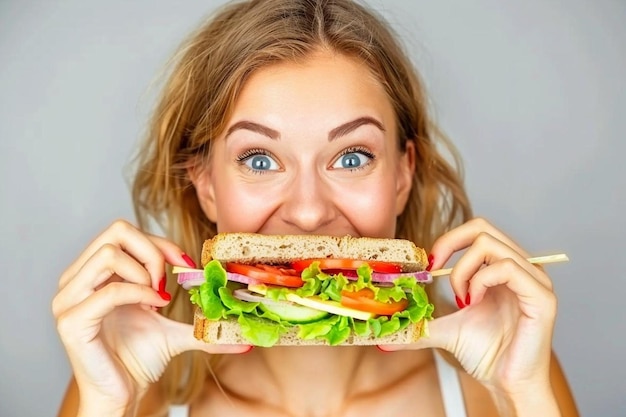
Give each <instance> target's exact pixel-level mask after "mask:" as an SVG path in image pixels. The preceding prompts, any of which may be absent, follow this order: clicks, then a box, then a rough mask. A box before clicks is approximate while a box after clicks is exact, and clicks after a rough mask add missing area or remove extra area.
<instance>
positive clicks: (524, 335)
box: [381, 219, 557, 395]
mask: <svg viewBox="0 0 626 417" xmlns="http://www.w3.org/2000/svg"><path fill="white" fill-rule="evenodd" d="M463 249H467V250H466V252H465V253H464V254H463V255H462V256H461V257H460V258H459V260H458V261H457V263H456V265H455V266H454V269H453V272H452V274H451V275H450V283H451V285H452V288H453V290H454V293H455V295H456V297H457V303H458V304H459V306H460V307H461V309H460V310H459V311H457V312H455V313H453V314H449V315H447V316H443V317H439V318H437V319H435V320H433V321H431V322H429V330H430V335H429V336H428V337H424V338H422V339H420V340H419V341H418V342H417V343H415V344H413V345H401V346H392V345H390V346H381V348H382V349H383V350H387V351H392V350H400V349H420V348H426V347H435V348H442V349H444V350H447V351H449V352H451V353H452V354H453V355H454V356H455V357H456V358H457V360H458V361H459V362H460V364H461V365H462V366H463V368H464V369H465V370H466V371H467V372H468V373H469V374H470V375H472V376H473V377H474V378H475V379H477V380H479V381H481V382H482V383H483V384H484V385H485V386H487V387H491V388H495V389H497V390H498V391H501V392H504V393H506V394H507V395H518V394H519V395H524V394H527V393H528V392H529V390H530V391H533V390H537V389H538V388H540V389H541V388H544V387H546V388H549V384H550V379H549V370H550V357H551V348H552V333H553V328H554V322H555V317H556V309H557V301H556V297H555V295H554V293H553V291H552V283H551V281H550V278H549V277H548V276H547V275H546V273H545V272H544V271H543V270H542V269H541V268H540V267H537V266H535V265H532V264H531V263H529V262H528V261H527V260H526V258H528V254H527V253H526V252H524V251H523V250H522V249H521V248H520V247H519V246H517V245H516V244H515V243H514V242H513V241H512V240H511V239H509V238H508V237H507V236H505V235H504V234H503V233H502V232H501V231H500V230H498V229H496V228H495V227H494V226H492V225H491V224H490V223H488V222H487V221H485V220H483V219H474V220H471V221H469V222H467V223H465V224H463V225H462V226H460V227H457V228H455V229H453V230H451V231H450V232H448V233H446V234H444V235H443V236H441V237H440V238H439V239H437V241H436V242H435V244H434V245H433V248H432V251H431V255H432V256H433V264H432V269H433V270H435V269H439V268H441V267H443V266H444V265H445V263H446V262H447V261H448V260H449V259H450V257H451V256H452V254H453V253H454V252H457V251H459V250H463ZM435 279H436V278H435Z"/></svg>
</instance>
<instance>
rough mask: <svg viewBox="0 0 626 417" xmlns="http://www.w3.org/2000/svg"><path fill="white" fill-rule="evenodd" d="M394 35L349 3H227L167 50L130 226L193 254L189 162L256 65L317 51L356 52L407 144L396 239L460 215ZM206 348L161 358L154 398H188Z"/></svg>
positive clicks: (442, 153) (176, 291) (419, 236)
mask: <svg viewBox="0 0 626 417" xmlns="http://www.w3.org/2000/svg"><path fill="white" fill-rule="evenodd" d="M397 39H398V37H397V36H396V34H395V33H393V31H392V30H391V28H390V27H389V26H388V25H387V23H386V22H385V21H384V20H383V19H382V18H381V17H380V16H378V15H377V14H376V13H375V12H374V11H372V10H369V9H368V8H367V7H365V6H364V5H362V4H359V3H358V2H354V1H350V0H317V1H316V0H252V1H243V2H236V3H232V4H229V5H227V6H224V7H222V8H221V9H219V10H218V11H217V12H216V13H215V14H213V15H212V16H210V18H209V19H207V20H206V21H205V22H203V23H202V24H201V25H200V26H199V27H198V28H197V29H196V30H195V31H194V32H193V33H192V34H191V36H189V37H188V38H187V39H186V40H185V41H184V43H183V44H182V45H181V47H180V49H179V51H178V53H177V54H176V55H175V56H174V58H173V60H172V62H171V65H169V66H168V68H169V71H168V75H167V79H166V81H165V83H164V86H163V88H162V92H161V96H160V97H159V100H158V101H157V105H156V108H155V109H154V113H153V116H152V119H151V120H150V123H149V125H148V130H147V135H146V137H145V140H144V142H143V143H142V144H141V146H140V148H139V152H138V154H137V158H136V161H135V162H136V165H135V169H136V172H135V177H134V181H133V183H132V196H133V202H134V207H135V213H136V216H137V221H138V224H139V226H140V227H141V228H142V229H144V230H149V229H150V226H151V225H154V224H155V223H156V224H157V225H158V226H159V227H160V228H161V230H162V232H164V233H165V234H166V235H167V236H168V237H169V238H170V239H172V240H173V241H174V242H176V243H177V244H179V245H180V246H181V248H183V250H185V251H186V252H187V253H189V254H191V255H192V256H193V255H195V258H196V259H199V257H200V249H201V246H202V243H203V241H204V240H205V239H207V238H210V237H211V236H213V235H214V234H215V233H216V225H215V224H214V223H212V222H211V221H209V220H208V219H207V218H206V216H205V215H204V213H203V211H202V209H201V208H200V204H199V202H198V199H197V196H196V193H195V189H194V187H193V184H192V183H191V180H190V178H189V176H188V168H189V167H190V166H192V165H193V164H197V163H199V162H198V161H199V160H204V159H205V158H206V157H207V156H208V155H209V154H210V148H211V146H210V145H211V140H212V138H215V137H218V136H219V134H220V133H222V132H223V130H224V129H225V123H226V121H227V120H228V119H229V116H230V114H231V112H232V109H233V106H234V103H235V102H236V100H237V97H238V95H239V93H240V91H241V89H242V86H243V85H244V83H245V82H246V80H247V78H248V77H249V76H250V74H252V73H253V72H254V71H255V70H257V69H259V68H262V67H264V66H267V65H271V64H272V63H278V62H284V61H298V62H301V61H303V60H305V59H306V58H307V57H308V56H310V55H311V54H312V53H314V52H315V51H319V50H320V49H325V50H329V51H332V52H334V53H340V54H344V55H346V56H350V57H355V58H357V59H359V60H360V61H361V62H363V64H364V65H367V66H368V67H369V70H370V71H371V73H372V74H373V75H374V76H375V77H376V78H377V79H378V80H379V81H380V83H381V84H382V85H383V86H384V88H385V90H386V93H387V95H388V97H389V99H390V100H391V102H392V104H393V107H394V109H395V114H396V117H397V124H398V146H399V147H400V149H404V148H405V145H406V143H407V141H409V140H412V141H414V142H415V144H416V150H417V152H416V154H417V155H416V171H415V175H414V179H413V186H412V189H411V193H410V197H409V201H408V204H407V207H406V209H405V210H404V212H403V213H402V215H400V216H399V217H398V219H397V220H398V221H397V230H396V236H397V237H399V238H406V239H410V240H412V241H414V242H416V243H417V244H418V245H420V246H422V247H424V248H426V249H427V250H428V249H429V248H430V247H431V245H432V243H433V241H434V239H435V238H436V237H437V236H439V235H440V234H442V233H443V232H445V231H446V230H448V229H449V228H451V227H453V226H454V225H456V224H458V223H460V222H462V221H465V220H467V219H468V218H469V217H470V216H471V209H470V205H469V202H468V198H467V195H466V193H465V190H464V188H463V181H462V172H461V164H460V159H459V158H458V153H457V151H456V150H455V148H454V147H453V145H452V144H451V142H450V141H449V140H448V139H447V138H446V137H445V136H444V135H443V134H442V132H441V131H440V129H439V128H438V127H437V126H436V124H435V123H434V121H433V120H432V118H431V117H430V116H429V111H428V108H429V102H428V99H427V96H426V92H425V90H424V87H423V84H422V82H421V80H420V77H419V74H418V73H417V71H416V69H415V68H414V66H413V64H412V63H411V61H410V60H409V58H408V56H407V54H406V53H405V51H404V49H403V47H402V45H401V44H400V43H399V42H398V41H397ZM168 281H169V284H168V288H167V289H168V291H170V292H171V293H172V295H173V299H172V302H171V303H170V305H169V306H168V307H166V308H164V309H163V312H162V313H163V314H164V315H166V316H168V317H170V318H172V319H174V320H178V321H182V322H187V323H191V322H192V318H193V312H192V307H191V304H190V303H189V301H188V294H187V292H186V291H184V290H182V289H181V288H180V287H179V286H177V285H176V283H175V282H173V280H172V279H170V280H168ZM209 372H210V363H209V362H208V359H207V355H206V354H201V353H199V352H190V353H187V354H183V355H180V356H179V357H176V358H174V359H173V360H172V362H171V363H170V365H169V366H168V368H167V370H166V373H165V374H164V376H163V377H162V378H161V380H160V381H159V385H160V387H159V388H160V392H161V394H162V395H163V398H164V401H165V403H164V407H165V406H166V405H167V403H169V402H175V403H186V402H190V401H192V400H193V399H194V398H195V397H196V396H197V395H198V394H199V393H200V391H201V389H202V386H203V382H204V381H205V380H206V378H207V377H209Z"/></svg>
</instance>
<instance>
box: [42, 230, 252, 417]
mask: <svg viewBox="0 0 626 417" xmlns="http://www.w3.org/2000/svg"><path fill="white" fill-rule="evenodd" d="M184 256H185V255H184V254H183V252H182V251H181V249H180V248H178V246H176V245H174V244H173V243H171V242H169V241H167V240H165V239H162V238H158V237H155V236H151V235H146V234H144V233H142V232H141V231H139V230H138V229H137V228H135V227H134V226H133V225H131V224H129V223H128V222H125V221H117V222H115V223H113V224H112V225H111V226H110V227H109V228H108V229H106V230H105V231H104V232H103V233H102V234H101V235H99V236H98V237H97V238H96V239H95V240H94V241H93V242H92V243H90V244H89V246H88V247H87V248H86V249H85V251H84V252H83V253H82V254H81V255H80V256H79V257H78V259H76V260H75V261H74V262H73V263H72V264H71V265H70V266H69V267H68V269H67V270H66V271H65V272H64V273H63V274H62V275H61V278H60V280H59V290H58V292H57V294H56V296H55V297H54V300H53V303H52V310H53V313H54V317H55V318H56V321H57V329H58V332H59V335H60V337H61V340H62V342H63V344H64V346H65V349H66V351H67V354H68V356H69V360H70V363H71V366H72V368H73V371H74V374H75V378H76V382H77V385H78V388H79V391H80V406H79V415H90V416H95V415H107V416H113V415H126V414H127V413H129V412H130V413H131V414H132V408H134V407H135V406H136V405H137V404H138V402H139V399H140V398H141V396H142V395H143V394H144V393H145V391H146V390H147V388H148V386H149V385H150V384H151V383H153V382H155V381H157V380H158V379H159V378H160V376H161V375H162V373H163V371H164V370H165V367H166V366H167V364H168V363H169V361H170V359H171V358H172V357H174V356H176V355H178V354H180V353H182V352H185V351H188V350H203V351H205V352H208V353H243V352H246V351H248V350H249V349H250V347H249V346H245V345H238V346H218V345H210V344H207V343H205V342H202V341H198V340H196V339H195V338H194V337H193V329H192V326H191V325H189V324H185V323H179V322H175V321H172V320H169V319H167V318H165V317H163V316H161V315H160V314H159V313H157V312H156V311H155V310H156V309H157V308H160V307H163V306H165V305H167V304H168V302H169V299H170V296H169V294H167V293H166V292H165V291H164V290H163V288H164V287H163V285H164V280H165V264H166V263H168V264H170V265H185V266H186V265H187V264H186V262H185V259H184ZM160 285H161V286H160Z"/></svg>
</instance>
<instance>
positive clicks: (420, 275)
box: [347, 271, 433, 284]
mask: <svg viewBox="0 0 626 417" xmlns="http://www.w3.org/2000/svg"><path fill="white" fill-rule="evenodd" d="M400 277H411V278H415V280H416V281H417V282H419V283H422V284H430V283H431V282H433V276H432V275H430V272H428V271H419V272H400V273H397V274H389V273H384V272H372V281H373V282H392V281H393V280H395V279H398V278H400ZM347 278H349V277H347Z"/></svg>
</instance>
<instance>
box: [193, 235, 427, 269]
mask: <svg viewBox="0 0 626 417" xmlns="http://www.w3.org/2000/svg"><path fill="white" fill-rule="evenodd" d="M320 258H343V259H358V260H372V261H383V262H392V263H395V264H398V265H400V266H401V268H402V272H417V271H423V270H424V269H426V266H427V265H428V258H427V255H426V251H425V250H424V249H422V248H419V247H417V246H416V245H415V244H414V243H413V242H411V241H410V240H405V239H379V238H370V237H352V236H343V237H336V236H322V235H261V234H256V233H220V234H217V235H216V236H215V237H213V238H212V239H208V240H206V241H205V242H204V245H203V247H202V258H201V261H202V265H206V264H207V263H208V262H210V261H211V260H213V259H217V260H219V261H221V262H238V263H245V264H255V263H264V264H285V263H288V262H290V261H293V260H294V259H297V260H300V259H320Z"/></svg>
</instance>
